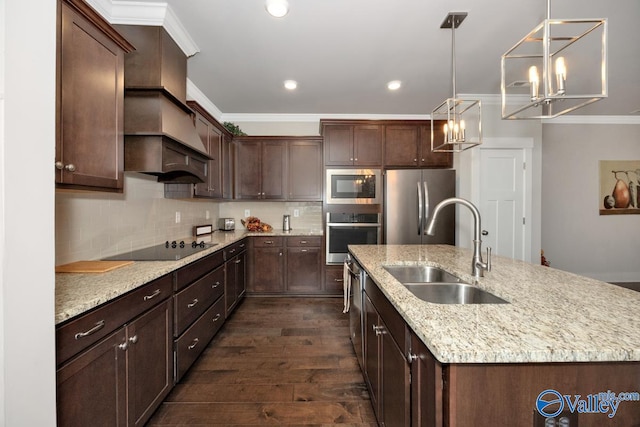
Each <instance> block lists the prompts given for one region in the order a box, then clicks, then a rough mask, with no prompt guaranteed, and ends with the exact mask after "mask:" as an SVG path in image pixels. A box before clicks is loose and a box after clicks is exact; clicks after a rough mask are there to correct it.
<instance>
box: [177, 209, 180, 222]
mask: <svg viewBox="0 0 640 427" xmlns="http://www.w3.org/2000/svg"><path fill="white" fill-rule="evenodd" d="M176 224H180V212H179V211H176Z"/></svg>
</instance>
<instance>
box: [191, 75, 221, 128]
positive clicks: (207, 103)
mask: <svg viewBox="0 0 640 427" xmlns="http://www.w3.org/2000/svg"><path fill="white" fill-rule="evenodd" d="M187 99H190V100H193V101H196V102H197V103H198V104H200V105H202V107H203V108H204V109H205V110H207V112H208V113H209V114H211V115H212V116H213V117H214V118H215V119H216V120H218V121H219V122H222V116H223V114H222V111H220V109H219V108H218V107H217V106H216V105H215V104H214V103H213V102H211V100H210V99H209V98H207V96H206V95H205V94H204V93H202V91H201V90H200V89H198V87H197V86H196V85H195V84H193V82H192V81H191V79H189V78H188V77H187Z"/></svg>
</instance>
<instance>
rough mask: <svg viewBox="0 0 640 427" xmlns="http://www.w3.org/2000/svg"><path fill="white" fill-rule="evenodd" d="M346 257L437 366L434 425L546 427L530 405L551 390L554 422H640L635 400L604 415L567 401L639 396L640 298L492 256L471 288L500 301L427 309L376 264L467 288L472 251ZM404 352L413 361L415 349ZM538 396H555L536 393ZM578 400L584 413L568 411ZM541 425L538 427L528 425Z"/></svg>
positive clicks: (437, 248) (412, 248) (361, 249)
mask: <svg viewBox="0 0 640 427" xmlns="http://www.w3.org/2000/svg"><path fill="white" fill-rule="evenodd" d="M349 250H350V253H351V254H352V255H353V256H354V258H355V260H356V261H357V262H358V263H359V264H360V265H361V266H362V267H363V268H364V270H365V271H366V273H367V275H368V276H369V278H370V279H371V281H370V282H368V283H369V285H371V284H373V285H374V286H375V287H376V289H374V290H375V291H376V292H377V291H378V290H379V291H380V292H381V293H382V294H383V295H384V297H385V298H386V300H388V302H389V303H390V304H391V305H392V306H393V308H394V309H395V310H396V311H397V312H398V313H399V315H400V316H401V317H402V319H403V320H404V321H405V322H406V325H407V328H408V329H409V330H410V331H411V335H412V336H413V337H415V338H417V340H418V342H419V343H420V344H424V346H426V349H428V352H429V353H430V356H431V357H433V363H434V365H435V369H433V370H432V372H431V375H437V373H441V375H442V377H443V381H442V384H440V382H439V381H432V384H433V385H434V386H435V387H436V390H435V393H434V396H435V397H434V399H435V400H434V402H432V404H433V407H435V409H434V410H435V411H436V412H438V416H436V417H434V418H433V419H434V420H436V421H437V422H436V425H440V424H439V423H443V424H444V425H452V426H453V425H457V426H465V425H474V426H479V425H514V426H515V425H517V426H520V425H525V426H526V425H533V426H537V425H544V418H543V417H542V416H540V415H539V414H537V413H536V412H537V411H535V408H536V402H537V400H538V398H541V399H543V400H544V399H548V398H549V397H550V396H551V397H553V396H557V394H558V393H559V394H562V396H564V395H567V396H569V397H570V399H564V400H563V401H562V402H561V403H562V406H563V408H560V409H563V410H562V412H561V413H560V414H559V415H558V416H565V415H566V416H567V417H574V418H571V420H574V419H578V418H579V421H580V425H581V426H584V425H593V426H601V425H619V426H638V425H640V402H639V401H624V402H620V403H619V406H618V407H617V408H616V413H615V415H614V416H610V415H611V414H612V411H611V410H609V409H610V408H609V406H607V407H606V408H605V406H602V405H601V409H600V410H597V409H596V410H593V411H591V413H587V412H589V411H588V409H590V408H589V407H588V405H587V404H586V403H584V404H583V403H580V399H581V398H578V397H575V396H577V395H581V396H582V399H586V397H587V396H588V395H598V393H600V392H605V393H606V392H614V393H621V392H629V393H630V395H629V396H630V399H631V400H632V399H633V398H636V397H637V396H638V394H637V392H639V391H640V316H639V313H640V293H637V292H634V291H632V290H629V289H625V288H621V287H618V286H615V285H610V284H607V283H604V282H600V281H597V280H593V279H589V278H586V277H581V276H578V275H575V274H571V273H567V272H563V271H560V270H557V269H552V268H548V267H543V266H537V265H532V264H529V263H526V262H522V261H517V260H513V259H508V258H504V257H498V256H494V258H493V269H492V271H490V272H486V273H485V277H483V278H480V279H479V281H478V282H477V283H475V284H476V286H478V287H479V288H481V289H483V290H486V291H489V292H491V293H492V294H494V295H496V296H498V297H500V298H502V299H504V300H506V301H507V302H508V304H464V305H461V304H433V303H429V302H425V301H423V300H421V299H418V298H417V297H416V296H414V295H413V294H412V293H411V292H410V291H409V290H407V288H406V287H405V286H404V285H402V284H401V283H400V282H398V281H397V280H396V279H395V278H394V277H393V276H392V275H391V274H390V273H389V272H387V270H385V269H384V266H387V265H432V266H437V267H440V268H442V269H444V270H446V271H448V272H450V273H453V274H454V275H456V276H458V277H459V278H461V279H462V280H464V281H467V282H469V283H474V281H473V277H472V276H471V274H470V273H471V258H472V253H471V251H469V250H465V249H461V248H456V247H453V246H446V245H381V246H366V245H353V246H349ZM365 288H366V286H365ZM374 303H375V300H374ZM381 316H382V314H381ZM383 320H384V319H383ZM365 338H366V331H365ZM400 346H401V344H400ZM365 347H366V346H365ZM413 347H415V346H413ZM409 351H410V353H409V357H408V359H410V360H411V359H412V358H413V357H415V356H416V351H415V349H414V348H411V349H410V350H409ZM412 354H413V356H412ZM420 357H421V356H420ZM365 360H366V357H365ZM408 363H409V362H408ZM365 364H366V362H365ZM365 374H366V372H365ZM546 390H552V391H554V390H555V391H556V392H557V393H556V394H553V393H552V394H551V395H550V396H547V395H542V392H544V391H546ZM634 393H635V394H634ZM437 396H441V397H440V398H437ZM438 399H439V400H438ZM543 400H541V401H540V402H538V403H539V404H542V403H544V402H543ZM541 402H542V403H541ZM576 402H577V405H578V406H579V405H582V406H580V407H578V406H576V405H573V406H572V405H571V404H573V403H576ZM557 406H559V405H557ZM571 409H573V411H571ZM605 409H607V410H609V412H607V413H605ZM412 410H413V409H412ZM595 412H598V413H595ZM545 413H547V414H549V412H545ZM438 420H439V421H438ZM471 420H473V421H471ZM482 420H486V422H485V421H482ZM540 420H542V422H543V424H536V422H540ZM496 423H497V424H496ZM551 425H555V424H551ZM571 425H574V424H571Z"/></svg>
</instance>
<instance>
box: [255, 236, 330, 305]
mask: <svg viewBox="0 0 640 427" xmlns="http://www.w3.org/2000/svg"><path fill="white" fill-rule="evenodd" d="M251 246H252V250H251V261H250V264H251V268H250V269H249V270H250V271H251V273H250V278H249V285H248V289H247V290H248V291H249V292H251V293H255V294H289V295H325V294H328V293H333V294H335V293H336V292H335V290H333V289H328V290H327V289H325V288H324V283H323V280H322V237H320V236H286V237H280V236H264V237H261V236H254V237H251Z"/></svg>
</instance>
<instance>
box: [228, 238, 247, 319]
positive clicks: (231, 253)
mask: <svg viewBox="0 0 640 427" xmlns="http://www.w3.org/2000/svg"><path fill="white" fill-rule="evenodd" d="M247 243H248V240H247V239H242V240H240V241H239V242H236V243H234V244H233V245H231V246H229V247H228V248H225V250H224V259H225V264H224V265H225V267H224V268H225V282H224V298H225V316H226V317H229V315H230V314H231V312H232V311H233V309H234V308H235V307H236V306H237V305H238V303H239V302H240V299H241V298H242V297H243V296H244V294H245V291H246V289H247V280H246V275H247V249H248V248H247Z"/></svg>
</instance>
